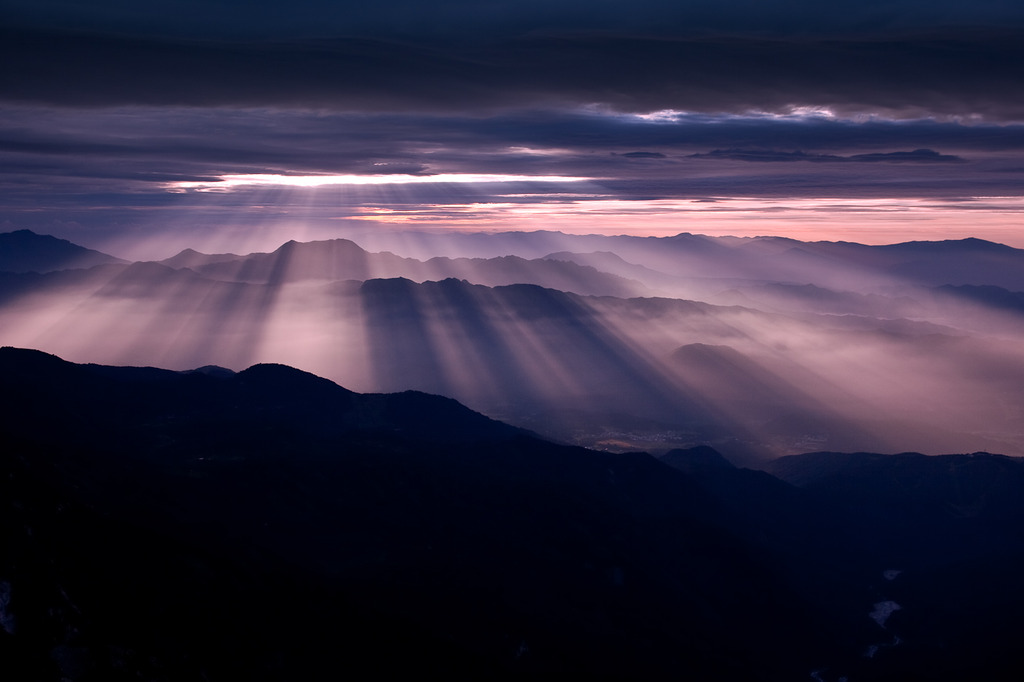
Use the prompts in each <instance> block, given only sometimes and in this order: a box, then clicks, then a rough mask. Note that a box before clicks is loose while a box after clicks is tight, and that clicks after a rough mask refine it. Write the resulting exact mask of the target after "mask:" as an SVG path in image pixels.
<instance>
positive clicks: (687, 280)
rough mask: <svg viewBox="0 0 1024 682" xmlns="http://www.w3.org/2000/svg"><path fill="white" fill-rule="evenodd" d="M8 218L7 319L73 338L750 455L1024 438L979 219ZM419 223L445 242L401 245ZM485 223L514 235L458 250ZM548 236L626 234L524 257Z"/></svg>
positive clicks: (132, 358)
mask: <svg viewBox="0 0 1024 682" xmlns="http://www.w3.org/2000/svg"><path fill="white" fill-rule="evenodd" d="M12 234H15V235H16V236H17V239H16V240H15V241H13V242H11V244H13V246H11V245H9V246H10V248H9V249H8V250H7V251H6V254H5V258H6V259H7V260H8V261H10V262H12V263H13V262H16V261H18V259H19V256H18V254H19V253H20V251H19V249H22V250H23V251H24V253H25V254H26V255H25V256H24V258H23V259H22V260H23V262H24V263H30V262H31V263H34V264H35V266H36V271H33V272H27V271H26V270H28V267H27V265H26V266H14V265H11V266H7V267H8V271H7V272H0V322H2V325H0V329H2V332H0V341H2V342H3V343H6V344H10V345H13V346H21V347H32V348H39V349H42V350H45V351H48V352H54V353H58V354H60V355H62V356H64V357H68V358H69V359H72V360H75V361H79V362H101V363H107V364H115V365H117V364H122V365H126V364H132V365H156V366H166V367H171V368H174V369H187V368H189V367H197V366H203V365H220V366H224V367H232V368H234V369H241V368H242V367H245V366H249V365H252V364H256V363H270V362H281V363H287V364H291V365H293V366H297V367H302V368H303V369H306V370H308V371H314V372H316V373H318V374H320V375H323V376H326V377H329V378H330V379H332V380H334V381H338V382H340V383H342V384H343V385H346V386H350V387H352V388H353V389H354V390H359V391H369V392H393V391H402V390H406V389H415V390H420V391H425V392H429V393H435V394H441V395H446V396H449V397H452V398H455V399H457V400H459V401H461V402H463V403H465V404H467V405H469V406H470V407H472V408H473V409H476V410H479V411H482V412H484V413H485V414H488V415H490V416H492V417H495V418H500V419H502V420H504V421H507V422H509V423H513V424H516V425H517V426H521V427H524V428H528V429H531V430H533V431H536V432H538V433H542V434H544V435H546V436H548V437H551V438H554V439H556V440H559V441H561V442H569V443H575V444H579V445H584V446H588V447H597V448H603V449H611V450H624V449H631V448H632V449H642V450H652V451H655V452H665V451H667V450H669V449H671V448H673V447H683V448H687V447H693V446H696V445H700V444H710V445H713V446H714V447H716V448H718V449H719V450H720V451H722V452H724V453H726V455H727V456H729V457H730V458H731V459H732V460H733V461H736V462H739V463H747V464H754V463H757V462H763V461H766V460H768V459H770V458H773V457H777V456H780V455H788V454H797V453H801V452H806V451H808V450H814V449H829V450H848V451H855V450H864V451H883V452H897V451H906V450H917V451H922V452H929V453H940V452H945V451H951V450H953V451H975V450H988V451H996V452H1003V453H1007V454H1024V431H1022V430H1021V428H1020V424H1021V422H1020V418H1019V416H1020V414H1021V410H1022V409H1024V352H1022V351H1021V349H1020V347H1019V344H1017V343H1016V339H1017V338H1018V335H1019V333H1020V332H1021V330H1022V325H1024V317H1022V314H1021V306H1020V301H1019V299H1020V297H1021V296H1022V295H1024V294H1021V293H1020V292H1019V291H1015V290H1010V289H1006V288H1003V287H1001V286H999V285H997V284H993V283H992V282H1003V283H1013V282H1014V281H1015V280H1014V279H1013V278H1014V277H1018V276H1019V273H1020V272H1024V269H1021V268H1020V267H1019V266H1020V263H1021V252H1019V251H1017V250H1015V249H1010V248H1008V247H1003V246H1000V245H997V244H992V243H989V242H983V241H980V240H961V241H958V242H934V243H928V242H923V243H908V244H902V245H893V246H891V247H871V246H863V245H856V244H845V243H800V242H795V241H794V240H789V239H779V238H759V239H736V238H717V239H713V238H709V237H701V236H699V235H679V236H677V237H672V238H664V239H654V238H633V237H621V238H612V237H597V236H583V237H577V236H571V235H560V234H558V233H528V234H522V235H517V236H513V235H502V234H498V235H489V236H481V235H477V236H473V235H467V236H463V235H453V236H452V240H451V246H450V247H449V248H450V251H449V254H451V255H445V254H441V255H437V254H434V255H428V254H423V256H424V259H423V260H420V259H416V258H413V257H411V256H398V255H395V254H393V253H389V252H370V251H367V250H365V249H363V248H362V247H360V246H358V245H357V244H355V243H354V242H352V241H349V240H343V239H338V240H329V241H323V242H310V243H305V244H302V243H297V242H289V243H287V244H285V245H283V246H282V247H281V248H279V249H278V250H276V251H274V252H272V253H257V254H250V255H247V256H239V255H234V254H212V255H209V254H200V253H198V252H195V251H186V252H182V253H179V254H177V255H176V256H173V257H171V258H169V259H166V260H164V261H162V262H138V263H119V262H116V261H115V260H114V259H113V258H112V257H111V258H110V259H108V262H106V263H104V264H97V265H93V266H92V267H88V268H63V267H62V264H63V263H64V262H65V261H64V260H62V259H63V258H64V251H65V250H66V249H67V245H66V244H62V243H60V242H58V241H57V240H53V239H52V238H47V237H41V236H36V235H31V233H27V234H26V233H12ZM489 240H491V241H489ZM18 244H21V246H18ZM424 244H426V245H427V246H429V245H432V244H433V245H435V246H436V245H438V244H440V242H434V241H429V240H428V241H426V242H423V241H417V239H416V238H415V235H413V236H411V237H409V239H408V240H407V241H406V242H405V248H407V249H414V250H419V251H423V250H424V249H425V248H426V246H424ZM486 244H491V245H492V247H493V248H499V247H500V248H504V249H512V248H520V249H521V252H522V253H523V254H524V255H514V254H513V255H505V256H501V257H487V258H484V257H482V256H479V255H472V254H471V256H466V255H459V254H458V252H459V250H460V249H462V250H463V251H466V250H469V249H470V247H473V248H476V249H477V252H480V251H482V250H483V248H482V246H480V245H486ZM467 245H468V246H467ZM555 245H560V246H574V247H578V248H582V247H589V246H601V247H605V248H608V247H614V248H615V249H616V252H615V253H612V252H592V253H589V254H587V253H579V252H566V251H561V252H559V251H548V252H546V253H544V255H545V256H547V257H541V258H538V257H534V256H535V254H536V252H541V251H544V250H545V249H547V248H549V247H553V246H555ZM531 250H532V251H531ZM47 254H49V255H47ZM628 259H635V260H636V262H631V261H630V260H628ZM953 261H956V263H957V265H956V268H952V267H951V266H950V263H952V262H953ZM926 265H927V267H925V266H926ZM601 268H606V269H607V270H602V269H601ZM659 268H660V269H659ZM801 268H802V269H801ZM901 268H906V270H907V273H906V274H898V273H900V272H902V271H901ZM925 270H927V272H925ZM947 271H948V272H949V273H951V274H950V276H949V277H947V278H946V279H942V273H944V272H947ZM822 273H825V274H822ZM922 273H923V274H922ZM740 274H744V275H745V276H744V277H743V278H741V277H739V275H740ZM757 278H762V279H757ZM764 278H767V279H764ZM773 278H774V279H773ZM840 280H842V281H844V282H846V284H845V285H844V286H843V287H835V286H834V285H835V283H836V282H838V281H840ZM963 282H981V283H980V284H973V283H972V284H965V283H963ZM1021 288H1024V286H1022V287H1021ZM680 292H684V293H685V292H689V294H690V295H689V296H687V295H683V293H680ZM656 294H657V295H656Z"/></svg>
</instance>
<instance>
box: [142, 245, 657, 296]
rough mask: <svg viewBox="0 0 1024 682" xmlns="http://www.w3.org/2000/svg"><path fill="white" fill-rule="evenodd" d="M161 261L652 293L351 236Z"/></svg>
mask: <svg viewBox="0 0 1024 682" xmlns="http://www.w3.org/2000/svg"><path fill="white" fill-rule="evenodd" d="M162 263H163V264H164V265H168V266H171V267H188V268H191V269H193V270H195V271H196V272H199V273H201V274H203V275H205V276H207V277H211V278H214V279H222V280H229V281H235V282H248V283H257V284H274V285H280V284H286V283H292V282H302V281H310V280H323V281H339V280H359V281H362V280H367V279H387V278H394V277H404V278H407V279H411V280H415V281H417V282H424V281H437V280H442V279H448V278H455V279H464V280H467V281H469V282H472V283H474V284H484V285H487V286H504V285H508V284H537V285H540V286H545V287H548V288H554V289H560V290H562V291H569V292H572V293H578V294H584V295H598V296H626V297H628V296H633V295H639V294H642V293H646V292H647V290H646V288H645V287H644V286H643V285H642V284H640V283H639V282H636V281H630V280H627V279H625V278H622V277H619V276H617V275H612V274H608V273H605V272H600V271H598V270H596V269H595V268H592V267H588V266H582V265H578V264H576V263H571V262H559V261H551V260H544V259H534V260H527V259H524V258H520V257H518V256H503V257H500V258H487V259H484V258H443V257H436V258H431V259H429V260H426V261H420V260H416V259H414V258H402V257H400V256H396V255H394V254H392V253H387V252H384V253H371V252H369V251H366V250H364V249H362V248H361V247H359V246H358V245H357V244H356V243H355V242H352V241H349V240H347V239H331V240H327V241H318V242H304V243H302V242H296V241H290V242H287V243H286V244H284V245H282V246H281V247H280V248H279V249H277V250H276V251H274V252H272V253H254V254H249V255H247V256H232V255H230V254H226V255H219V256H206V255H204V254H199V253H198V252H184V251H183V252H182V253H179V254H178V255H176V256H174V257H173V258H170V259H168V260H165V261H162Z"/></svg>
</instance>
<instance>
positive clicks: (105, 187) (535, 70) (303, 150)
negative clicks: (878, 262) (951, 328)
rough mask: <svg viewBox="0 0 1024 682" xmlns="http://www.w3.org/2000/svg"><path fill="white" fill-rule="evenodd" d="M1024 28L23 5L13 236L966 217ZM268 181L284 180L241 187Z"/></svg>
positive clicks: (994, 148)
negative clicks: (801, 214) (736, 212)
mask: <svg viewBox="0 0 1024 682" xmlns="http://www.w3.org/2000/svg"><path fill="white" fill-rule="evenodd" d="M1022 32H1024V8H1022V6H1021V5H1020V4H1019V3H1015V2H1013V3H1011V2H999V1H996V0H985V1H979V2H974V3H970V4H967V3H962V2H934V1H933V2H923V1H918V0H901V1H899V2H880V1H879V2H856V3H854V2H843V3H838V4H836V3H832V4H829V5H824V4H822V3H817V2H814V3H812V2H809V1H806V0H794V1H793V2H788V3H785V4H780V3H763V2H753V1H752V0H749V1H748V0H730V1H729V2H715V3H713V2H710V1H709V2H688V3H678V2H668V1H662V0H638V1H637V2H631V3H622V2H617V1H613V0H603V1H592V2H587V3H583V2H577V1H576V0H563V1H561V2H551V1H548V2H540V1H539V0H537V1H532V0H531V1H527V2H517V3H511V2H498V3H486V4H481V3H477V2H444V3H422V2H405V1H402V0H391V1H389V2H382V3H376V4H374V5H373V6H369V5H367V6H366V7H362V8H356V9H353V8H352V7H351V6H349V5H348V4H345V3H342V4H339V3H333V2H326V1H323V2H321V1H319V0H298V1H296V2H290V3H287V4H284V3H274V2H247V3H237V2H230V1H228V0H221V1H211V2H203V3H198V2H189V1H187V0H179V1H176V2H152V3H146V4H138V3H129V2H122V1H120V0H105V1H102V2H93V3H88V4H69V3H63V2H47V1H34V2H31V3H29V2H18V1H12V2H7V3H4V7H3V9H2V10H0V63H3V64H4V68H3V69H0V189H2V191H3V194H2V199H0V225H2V226H3V227H4V228H9V229H17V228H23V227H27V228H31V229H35V230H39V231H44V232H50V233H53V234H59V235H61V236H65V237H68V238H73V239H75V240H77V241H79V242H83V243H86V244H89V245H93V246H101V245H102V240H100V239H95V240H94V239H91V238H90V237H91V236H93V235H95V236H98V235H100V234H103V235H108V236H109V235H114V234H116V233H118V232H123V231H127V232H132V233H135V234H145V233H161V234H162V233H167V232H168V231H181V230H190V231H191V232H192V233H197V232H200V231H209V230H219V229H223V228H224V224H225V221H226V220H230V221H232V222H234V223H237V224H250V225H255V224H259V225H263V226H266V225H269V224H279V225H284V226H286V227H282V231H281V234H280V236H282V237H285V238H288V237H289V236H292V235H290V234H286V233H287V231H288V230H293V229H295V227H296V226H297V225H300V226H309V225H312V224H313V223H316V225H317V226H318V227H317V228H316V229H317V230H318V232H317V234H316V236H328V235H329V234H330V230H332V229H340V228H341V227H342V226H344V225H346V224H347V223H346V221H349V220H358V221H362V222H361V223H360V224H361V225H365V224H366V221H367V220H371V221H372V220H384V219H385V218H386V217H387V216H390V218H389V219H394V218H395V216H404V219H410V220H412V219H413V218H412V217H414V216H415V217H416V218H415V220H416V221H420V220H422V221H427V222H429V223H430V224H431V225H435V226H443V220H445V219H446V218H445V216H447V217H448V218H450V219H451V220H453V221H454V222H453V223H452V224H453V225H454V224H458V225H465V224H466V222H465V221H466V219H467V217H468V216H470V215H485V216H490V219H489V222H487V223H486V225H485V226H486V227H488V228H497V227H501V226H502V224H503V223H502V221H501V220H500V216H501V215H504V216H506V217H507V218H508V219H509V220H512V218H514V219H515V220H514V221H512V222H507V223H505V224H504V225H505V226H506V227H516V228H518V227H521V226H522V221H523V220H524V218H523V216H525V215H529V216H530V221H531V222H530V223H529V226H530V227H531V228H532V229H536V228H544V227H554V226H557V225H559V224H561V223H560V222H559V221H560V220H561V218H557V216H563V217H564V216H566V215H567V214H566V210H567V209H568V207H573V206H575V207H578V208H579V211H580V213H579V215H582V216H586V219H588V220H590V221H592V223H593V228H594V229H599V230H619V231H621V230H629V231H642V230H644V229H645V228H646V227H647V225H648V223H647V222H646V221H645V220H644V219H642V217H643V216H645V215H646V216H653V215H658V216H662V218H659V220H661V223H659V224H660V227H659V228H658V229H659V230H666V229H671V228H670V227H669V223H670V221H669V220H668V218H665V216H666V215H669V214H670V213H669V214H666V213H665V210H666V207H667V206H671V205H682V204H679V203H676V204H672V203H671V202H688V201H702V202H705V205H707V206H710V205H711V203H712V202H710V201H708V200H713V203H714V205H716V206H718V207H721V206H724V205H727V204H730V202H731V203H732V204H733V205H735V204H737V202H739V203H740V204H742V202H743V201H745V200H747V199H757V200H760V199H764V198H768V197H773V198H779V199H786V200H791V201H798V200H799V201H811V202H820V201H821V200H824V199H830V200H842V201H846V200H850V199H853V198H861V199H863V200H865V201H869V202H870V201H875V200H877V199H880V198H892V199H894V200H899V205H900V206H905V207H907V206H917V205H918V204H917V203H915V202H919V201H920V200H922V199H927V200H928V201H931V202H933V203H934V202H946V203H945V204H943V205H945V206H946V207H947V209H948V210H949V211H950V213H949V215H950V216H952V215H953V213H954V212H955V211H956V210H960V208H961V207H963V206H978V205H986V206H993V205H998V202H995V201H994V199H992V198H993V197H1009V198H1011V200H1012V199H1013V198H1014V197H1017V196H1019V195H1020V194H1021V183H1020V178H1021V174H1020V168H1022V167H1024V123H1022V122H1024V90H1022V89H1021V88H1020V87H1019V84H1020V83H1021V82H1022V81H1024V40H1022V39H1021V38H1022V35H1021V34H1022ZM750 161H777V162H780V163H749V162H750ZM786 161H806V162H807V163H782V162H786ZM267 176H271V177H287V178H292V180H288V181H281V182H280V183H276V184H275V183H269V182H260V183H255V184H256V185H258V187H254V183H252V182H241V181H232V180H230V178H249V179H250V180H251V179H252V178H256V177H267ZM305 176H330V177H336V178H337V177H353V178H357V177H358V178H365V179H362V180H358V179H357V180H353V181H352V182H349V183H344V182H333V183H328V184H327V185H326V186H323V185H322V186H321V187H319V188H314V187H309V186H306V187H300V186H297V181H295V180H294V178H297V177H305ZM384 176H392V178H391V181H388V180H387V179H386V178H385V180H379V181H378V180H372V178H381V177H384ZM499 176H502V177H504V178H505V180H504V181H502V182H494V181H487V182H482V181H479V180H480V178H482V177H487V178H496V177H499ZM399 177H407V178H412V179H413V180H412V181H410V182H403V183H398V182H394V181H393V180H395V179H396V178H399ZM580 178H586V180H585V181H582V180H579V179H580ZM474 179H475V180H474ZM209 190H213V191H209ZM203 194H205V195H206V196H205V197H203V196H200V195H203ZM214 195H216V196H214ZM652 202H660V203H652ZM1010 203H1011V204H1012V203H1013V202H1012V201H1011V202H1010ZM686 205H689V204H686ZM811 205H813V206H815V207H817V206H820V205H821V204H820V203H815V204H808V206H811ZM865 205H867V204H865ZM599 206H600V207H603V208H601V209H600V210H598V207H599ZM545 207H547V208H549V209H551V212H549V213H545ZM584 209H585V210H584ZM814 210H817V208H815V209H814ZM844 210H845V209H844ZM1015 210H1016V209H1014V211H1015ZM872 211H873V209H872ZM709 215H710V214H709ZM915 215H916V214H915ZM1000 215H1008V214H1000ZM428 216H429V217H430V218H429V220H428ZM951 220H952V218H951ZM325 221H333V222H325ZM976 222H977V221H976V220H975V221H972V222H971V226H972V227H973V226H975V224H976ZM598 223H600V224H598ZM416 224H420V223H416ZM677 227H678V230H679V231H682V230H694V231H699V230H700V229H702V225H700V224H697V225H694V224H693V222H692V221H690V220H688V219H687V220H680V221H679V223H678V225H677ZM580 229H582V228H580ZM955 236H965V235H964V234H960V235H955ZM104 238H105V237H104ZM274 239H276V237H275V238H274ZM271 246H272V244H271Z"/></svg>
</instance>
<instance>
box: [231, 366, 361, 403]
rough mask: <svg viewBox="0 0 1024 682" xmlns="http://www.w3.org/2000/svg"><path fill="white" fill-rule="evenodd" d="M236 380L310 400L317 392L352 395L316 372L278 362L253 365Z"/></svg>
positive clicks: (253, 386) (248, 386)
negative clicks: (312, 372)
mask: <svg viewBox="0 0 1024 682" xmlns="http://www.w3.org/2000/svg"><path fill="white" fill-rule="evenodd" d="M234 378H235V380H236V381H238V382H239V383H240V384H242V385H244V386H246V387H247V388H251V389H258V390H262V391H272V392H280V393H281V394H286V393H294V394H295V395H298V396H301V397H302V399H303V400H308V399H309V397H310V396H312V395H317V394H332V393H333V394H338V395H351V394H352V391H350V390H348V389H347V388H343V387H342V386H339V385H338V384H336V383H334V382H333V381H330V380H328V379H324V378H322V377H318V376H317V375H315V374H311V373H309V372H304V371H302V370H301V369H295V368H294V367H289V366H288V365H281V364H277V363H261V364H258V365H253V366H252V367H249V368H247V369H244V370H242V371H241V372H238V373H237V374H235V375H234Z"/></svg>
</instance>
